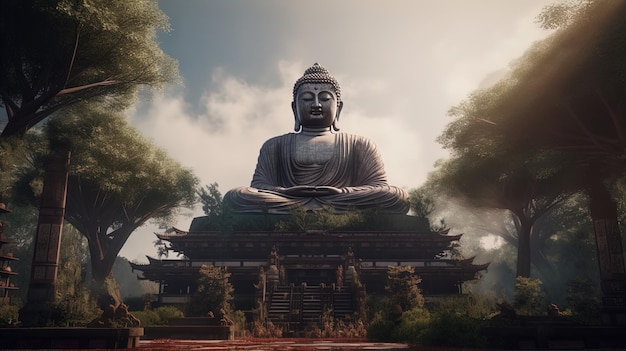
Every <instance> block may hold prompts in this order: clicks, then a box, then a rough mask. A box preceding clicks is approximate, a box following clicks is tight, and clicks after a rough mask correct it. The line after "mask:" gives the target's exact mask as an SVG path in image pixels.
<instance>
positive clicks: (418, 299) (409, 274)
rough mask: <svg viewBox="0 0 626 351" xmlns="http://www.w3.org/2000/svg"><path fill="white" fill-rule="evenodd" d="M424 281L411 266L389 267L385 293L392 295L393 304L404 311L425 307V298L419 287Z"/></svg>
mask: <svg viewBox="0 0 626 351" xmlns="http://www.w3.org/2000/svg"><path fill="white" fill-rule="evenodd" d="M421 281H422V279H421V278H420V277H418V276H417V275H416V274H415V269H414V268H413V267H411V266H388V267H387V282H386V284H385V291H386V292H388V293H389V294H391V303H392V304H393V305H399V306H400V307H401V308H402V310H403V311H408V310H410V309H412V308H415V307H422V306H424V296H422V292H421V290H420V288H419V287H418V284H419V283H420V282H421Z"/></svg>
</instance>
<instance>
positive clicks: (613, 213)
mask: <svg viewBox="0 0 626 351" xmlns="http://www.w3.org/2000/svg"><path fill="white" fill-rule="evenodd" d="M594 185H595V186H592V187H590V190H591V191H590V193H589V195H590V199H591V203H590V209H591V217H592V220H593V227H594V232H595V237H596V248H597V253H598V265H599V268H600V280H601V282H600V284H601V288H602V308H601V318H602V323H603V324H606V325H626V269H625V265H624V250H623V247H622V238H621V233H620V229H619V224H618V221H617V205H616V203H615V201H614V200H613V198H612V196H611V194H610V192H609V191H608V189H606V187H605V186H604V185H603V184H601V183H596V184H594Z"/></svg>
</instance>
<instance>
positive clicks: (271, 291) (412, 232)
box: [131, 214, 488, 312]
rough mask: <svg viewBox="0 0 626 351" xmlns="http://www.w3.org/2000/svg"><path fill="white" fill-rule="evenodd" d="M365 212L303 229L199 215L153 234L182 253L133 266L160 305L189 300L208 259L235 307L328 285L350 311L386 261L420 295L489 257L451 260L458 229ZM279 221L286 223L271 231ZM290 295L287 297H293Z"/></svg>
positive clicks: (469, 272)
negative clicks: (408, 271) (225, 279)
mask: <svg viewBox="0 0 626 351" xmlns="http://www.w3.org/2000/svg"><path fill="white" fill-rule="evenodd" d="M367 217H369V222H368V223H361V224H360V225H345V226H343V227H341V228H337V229H334V230H324V229H309V230H303V231H301V230H290V229H289V226H288V225H287V226H285V223H288V221H293V218H290V217H289V215H267V214H266V215H239V216H237V218H236V220H235V221H234V222H236V223H239V224H237V225H235V226H234V227H233V226H232V225H230V227H231V228H230V229H229V230H224V229H217V227H219V226H223V223H215V222H218V221H216V220H213V221H212V220H211V219H210V218H209V217H198V218H195V219H194V220H193V222H192V224H191V227H190V228H189V231H181V230H174V231H172V232H171V233H167V234H156V235H157V237H158V238H159V239H160V240H162V241H164V242H167V243H168V249H169V250H170V251H173V252H174V253H177V254H179V255H181V256H182V257H181V258H179V259H156V258H152V257H148V259H149V263H148V264H137V263H131V266H132V268H133V270H137V271H141V272H142V273H141V274H140V275H139V277H140V279H148V280H151V281H154V282H157V283H159V294H158V304H162V305H168V304H173V305H177V304H184V303H186V302H187V301H189V299H190V297H191V295H192V294H193V293H194V292H195V291H196V281H197V279H198V277H199V269H200V267H201V266H202V265H213V266H216V267H226V268H227V269H228V272H229V273H231V277H230V281H231V284H232V285H233V287H234V295H235V307H236V308H237V309H242V310H251V309H253V308H255V303H256V301H257V298H258V297H259V295H260V294H261V295H263V296H264V300H265V301H271V300H276V296H278V295H280V297H283V296H284V295H285V292H286V291H288V292H290V294H292V293H293V289H294V288H297V289H301V290H302V289H304V291H300V296H301V295H302V294H305V293H307V291H309V293H312V292H311V291H310V290H311V289H313V290H314V291H313V293H314V294H318V295H319V294H323V289H324V288H326V289H331V290H335V291H337V290H339V289H343V293H344V294H345V293H347V296H345V297H346V299H347V300H349V301H348V302H347V304H348V307H347V308H345V309H344V312H350V307H351V308H352V309H354V306H355V303H356V301H354V295H355V294H356V291H355V290H354V289H356V284H355V283H356V282H357V281H358V286H359V287H361V289H362V293H367V294H372V293H374V294H384V293H385V292H384V287H385V284H386V279H387V268H388V266H411V267H414V270H415V273H416V274H417V275H418V276H419V277H420V278H421V279H422V282H421V284H420V288H421V289H422V292H423V294H424V295H425V296H439V295H456V294H461V293H462V284H463V283H464V282H466V281H471V280H474V279H477V278H479V276H480V274H481V272H483V271H485V270H486V269H487V267H488V263H485V264H478V265H477V264H474V263H473V259H465V260H456V259H452V258H450V250H452V249H453V248H454V247H455V246H456V245H458V242H459V240H460V238H461V234H457V235H451V234H449V233H448V231H441V232H434V231H432V230H430V229H429V225H428V221H427V220H426V219H421V218H418V217H414V216H407V215H381V216H367ZM281 227H283V228H284V227H287V229H280V230H276V229H275V228H281ZM312 227H316V226H312ZM252 228H256V229H255V230H252ZM258 228H261V229H258ZM363 228H369V229H367V230H364V229H363ZM261 273H263V274H261ZM263 275H264V276H265V279H266V281H265V284H261V285H262V286H265V287H267V288H266V289H265V290H264V291H262V292H261V291H259V290H258V289H257V287H258V286H259V285H260V284H259V282H260V279H263V278H262V277H263ZM255 286H256V287H255ZM303 287H304V288H303ZM320 287H321V289H322V291H320ZM297 289H296V290H297ZM315 289H317V290H315ZM332 295H333V294H331V297H332ZM334 295H336V294H334ZM318 297H319V298H320V299H319V300H323V299H321V297H320V296H318ZM289 298H290V299H291V300H293V296H291V295H290V296H289ZM336 298H337V296H335V299H336ZM292 302H293V301H292ZM320 303H321V302H320ZM321 308H323V306H320V309H321ZM335 309H336V307H335ZM270 310H271V308H270ZM345 310H347V311H345Z"/></svg>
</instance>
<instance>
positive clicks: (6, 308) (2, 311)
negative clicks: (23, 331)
mask: <svg viewBox="0 0 626 351" xmlns="http://www.w3.org/2000/svg"><path fill="white" fill-rule="evenodd" d="M19 314H20V308H19V307H18V306H17V305H0V327H3V328H5V327H14V326H16V325H17V323H18V320H19Z"/></svg>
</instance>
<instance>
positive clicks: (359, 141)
mask: <svg viewBox="0 0 626 351" xmlns="http://www.w3.org/2000/svg"><path fill="white" fill-rule="evenodd" d="M337 136H338V137H340V138H342V139H343V140H344V142H347V143H351V144H355V145H359V146H365V145H367V146H371V147H376V145H375V144H374V142H373V141H372V140H371V139H369V138H367V137H364V136H362V135H357V134H349V133H338V134H337Z"/></svg>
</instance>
